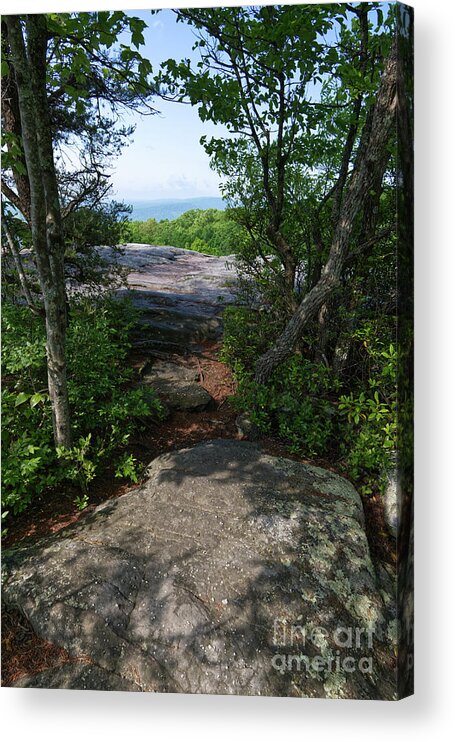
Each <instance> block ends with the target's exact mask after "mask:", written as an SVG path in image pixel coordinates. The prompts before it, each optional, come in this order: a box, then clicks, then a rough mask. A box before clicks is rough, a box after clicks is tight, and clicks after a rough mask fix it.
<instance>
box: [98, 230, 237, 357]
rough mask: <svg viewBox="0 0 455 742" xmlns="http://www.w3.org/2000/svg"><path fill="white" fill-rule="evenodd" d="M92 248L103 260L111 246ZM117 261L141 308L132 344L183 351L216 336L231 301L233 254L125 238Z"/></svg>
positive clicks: (130, 291) (183, 352)
mask: <svg viewBox="0 0 455 742" xmlns="http://www.w3.org/2000/svg"><path fill="white" fill-rule="evenodd" d="M98 251H99V253H100V256H101V257H102V258H104V259H105V260H107V261H108V262H109V260H110V256H111V253H112V251H111V249H110V248H108V247H101V248H98ZM118 262H119V263H120V265H122V266H124V267H125V268H126V269H127V270H128V271H129V275H128V292H129V294H130V296H131V298H132V300H133V304H134V305H135V306H136V307H137V308H138V309H139V310H140V312H141V319H140V323H139V326H138V328H137V333H136V338H135V343H136V345H137V346H138V347H140V348H142V349H144V350H151V351H153V350H158V351H160V352H171V353H179V354H181V355H183V354H185V353H186V352H188V351H189V352H191V350H193V349H194V348H198V347H200V344H201V343H203V342H204V341H214V340H218V339H219V338H220V337H221V333H222V314H223V309H224V308H225V307H226V306H227V305H228V304H231V303H233V302H234V301H235V300H236V290H235V286H236V272H235V268H234V265H233V262H234V257H233V256H228V257H216V256H213V255H204V254H202V253H198V252H195V251H194V250H183V249H180V248H177V247H157V246H154V245H140V244H134V243H131V244H128V245H126V246H125V251H124V254H123V255H121V256H120V257H119V258H118Z"/></svg>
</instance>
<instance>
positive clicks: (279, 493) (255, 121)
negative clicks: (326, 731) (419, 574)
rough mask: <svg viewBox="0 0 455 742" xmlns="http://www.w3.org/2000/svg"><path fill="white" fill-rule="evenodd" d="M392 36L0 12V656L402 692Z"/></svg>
mask: <svg viewBox="0 0 455 742" xmlns="http://www.w3.org/2000/svg"><path fill="white" fill-rule="evenodd" d="M412 43H413V13H412V10H411V9H410V8H409V7H407V6H405V5H401V4H399V3H381V4H378V3H362V4H356V5H351V4H344V3H339V4H330V5H327V4H321V5H318V4H311V5H305V4H302V5H286V6H280V5H269V6H265V5H257V6H253V7H250V6H248V7H246V6H245V7H243V6H242V7H236V8H223V7H214V8H203V9H180V10H175V11H172V10H164V11H153V12H152V13H151V12H149V11H147V12H145V11H138V12H137V13H136V12H134V13H133V12H131V11H128V12H121V11H112V12H91V13H78V12H72V13H50V14H47V15H44V14H36V15H29V16H18V15H9V16H5V17H4V18H3V23H2V45H3V47H2V48H3V50H4V52H3V58H2V86H3V90H5V91H7V92H8V95H5V96H4V98H3V100H2V128H3V133H4V141H5V153H4V157H3V178H2V247H3V249H4V252H5V258H4V271H3V287H2V291H3V295H4V305H3V318H4V322H5V327H6V329H7V333H4V336H3V337H4V340H3V343H4V351H5V353H4V358H5V361H4V366H5V369H6V373H5V382H4V417H3V461H4V465H3V494H2V498H3V499H2V506H3V512H4V516H3V521H2V528H3V602H4V619H3V640H4V651H3V670H2V673H3V682H4V684H5V685H10V686H14V687H18V688H24V687H38V688H70V689H71V688H73V689H98V690H125V691H153V692H168V693H204V694H236V695H267V696H293V697H300V698H338V699H353V698H357V699H380V700H397V699H400V698H402V697H404V696H407V695H409V694H411V693H412V692H413V659H412V658H413V654H412V635H413V608H412V563H413V562H412V532H413V529H412V512H413V511H412V493H413V480H412V467H413V460H412V448H413V446H412V420H413V401H412V400H413V397H412V337H413V335H412V332H413V290H412V254H413V222H412V208H413V149H412V125H413V115H412V112H413V101H412V89H413V88H412V85H413V76H412V75H413V49H412ZM185 103H186V105H183V104H185ZM188 104H191V105H188ZM134 127H136V129H135V128H134ZM127 145H128V146H127ZM137 202H141V204H142V206H141V212H138V211H137V208H136V207H137ZM129 205H132V206H134V210H131V208H129ZM214 207H215V208H214ZM119 246H122V247H121V249H120V247H119ZM125 297H126V298H127V299H128V302H125V301H124V300H125ZM45 348H46V349H47V350H45Z"/></svg>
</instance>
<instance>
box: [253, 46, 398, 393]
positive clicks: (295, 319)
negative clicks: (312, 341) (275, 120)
mask: <svg viewBox="0 0 455 742" xmlns="http://www.w3.org/2000/svg"><path fill="white" fill-rule="evenodd" d="M396 76H397V47H396V43H395V42H394V43H393V45H392V48H391V51H390V54H389V57H388V59H387V61H386V64H385V69H384V72H383V75H382V78H381V82H380V85H379V90H378V95H377V98H376V102H375V104H374V107H373V113H372V117H371V129H370V128H369V130H368V131H366V132H365V130H364V132H363V134H362V139H363V141H361V143H360V146H359V155H358V157H357V161H356V163H355V168H354V172H353V175H352V178H351V180H350V183H349V185H348V186H347V190H346V194H345V196H344V198H343V200H342V205H341V209H340V215H339V218H338V222H337V224H336V227H335V231H334V236H333V239H332V244H331V248H330V253H329V257H328V260H327V262H326V264H325V266H324V268H323V270H322V273H321V277H320V279H319V281H318V282H317V284H316V285H315V286H314V287H313V288H312V289H311V291H310V292H309V293H308V294H307V295H306V296H305V298H304V299H303V301H302V302H301V304H300V306H299V307H298V309H297V310H296V311H295V312H294V314H293V316H292V317H291V319H290V320H289V322H288V324H287V325H286V327H285V329H284V331H283V333H282V334H281V336H280V337H279V338H278V340H277V342H276V343H275V345H274V346H273V347H272V348H271V349H270V350H268V351H267V352H266V353H265V354H264V355H263V356H261V357H260V358H259V360H258V362H257V364H256V381H258V382H259V383H265V381H266V380H267V379H268V377H269V376H270V374H271V373H272V371H273V370H274V369H275V368H276V367H277V366H278V365H279V364H280V363H281V362H282V361H284V360H285V359H286V358H288V357H289V356H290V355H292V353H293V351H294V348H295V345H296V343H297V341H298V340H299V338H300V337H301V335H302V331H303V330H304V328H305V327H306V325H307V323H308V322H309V321H310V319H311V318H312V317H313V316H314V315H315V314H316V312H318V311H319V309H320V308H321V307H322V305H323V304H324V303H325V302H326V301H327V299H328V298H329V297H330V296H331V294H332V293H333V291H334V289H335V288H336V287H337V286H338V285H339V282H340V277H341V274H342V270H343V267H344V265H345V262H346V259H347V258H348V256H349V245H350V238H351V234H352V230H353V228H354V224H355V220H356V217H357V215H358V214H359V212H360V211H361V210H362V208H363V205H364V203H365V200H366V198H367V196H368V193H369V191H370V189H371V187H372V186H373V184H374V182H375V180H376V179H377V177H378V172H379V170H380V168H381V166H383V163H384V157H383V153H384V150H385V148H386V146H387V144H388V141H389V138H390V131H391V128H392V126H393V123H394V122H395V119H396Z"/></svg>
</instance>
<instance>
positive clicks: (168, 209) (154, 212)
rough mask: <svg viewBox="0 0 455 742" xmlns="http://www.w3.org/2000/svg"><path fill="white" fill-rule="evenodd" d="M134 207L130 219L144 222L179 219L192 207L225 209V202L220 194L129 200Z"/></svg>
mask: <svg viewBox="0 0 455 742" xmlns="http://www.w3.org/2000/svg"><path fill="white" fill-rule="evenodd" d="M125 203H129V204H130V206H132V207H133V211H132V213H131V216H130V219H131V221H133V222H142V221H146V220H147V219H156V220H157V221H158V222H159V221H162V220H163V219H169V220H171V219H177V217H178V216H181V214H184V213H185V211H190V210H191V209H221V210H222V209H224V208H225V203H224V201H223V199H222V198H220V197H218V196H201V197H199V198H185V199H154V200H150V201H145V200H143V201H127V200H125Z"/></svg>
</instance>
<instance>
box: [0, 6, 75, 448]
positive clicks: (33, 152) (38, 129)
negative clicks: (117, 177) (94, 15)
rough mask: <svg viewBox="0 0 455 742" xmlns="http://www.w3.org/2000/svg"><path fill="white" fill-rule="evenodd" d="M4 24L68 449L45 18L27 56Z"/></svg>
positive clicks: (17, 33)
mask: <svg viewBox="0 0 455 742" xmlns="http://www.w3.org/2000/svg"><path fill="white" fill-rule="evenodd" d="M5 21H6V24H7V28H8V41H9V44H10V47H11V55H12V60H13V66H14V71H15V76H16V84H17V92H18V104H19V112H20V119H21V129H22V142H23V147H24V154H25V161H26V164H27V172H28V177H29V181H30V207H31V208H30V211H31V228H32V239H33V248H34V251H35V256H36V264H37V269H38V275H39V281H40V287H41V291H42V294H43V303H44V312H45V318H46V352H47V371H48V387H49V396H50V400H51V406H52V418H53V426H54V441H55V445H56V446H70V445H71V425H70V410H69V402H68V387H67V378H66V362H65V333H66V320H65V317H66V310H65V282H64V274H63V241H62V234H61V217H60V205H59V199H58V192H57V184H56V175H55V167H54V160H53V149H52V135H51V127H50V121H49V112H48V108H47V99H46V46H47V29H46V19H45V16H43V15H34V16H27V42H28V49H27V51H28V54H27V51H26V48H25V44H24V38H23V34H22V26H21V20H20V18H19V17H18V16H8V17H6V18H5Z"/></svg>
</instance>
